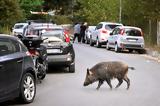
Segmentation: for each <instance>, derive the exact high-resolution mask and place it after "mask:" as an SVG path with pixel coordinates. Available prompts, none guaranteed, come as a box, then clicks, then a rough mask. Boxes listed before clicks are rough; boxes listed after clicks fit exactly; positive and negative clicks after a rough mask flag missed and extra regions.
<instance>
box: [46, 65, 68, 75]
mask: <svg viewBox="0 0 160 106" xmlns="http://www.w3.org/2000/svg"><path fill="white" fill-rule="evenodd" d="M60 73H69V71H68V68H66V67H62V66H49V67H48V71H47V74H60Z"/></svg>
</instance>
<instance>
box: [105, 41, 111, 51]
mask: <svg viewBox="0 0 160 106" xmlns="http://www.w3.org/2000/svg"><path fill="white" fill-rule="evenodd" d="M106 49H107V50H110V49H111V48H110V47H109V43H108V42H106Z"/></svg>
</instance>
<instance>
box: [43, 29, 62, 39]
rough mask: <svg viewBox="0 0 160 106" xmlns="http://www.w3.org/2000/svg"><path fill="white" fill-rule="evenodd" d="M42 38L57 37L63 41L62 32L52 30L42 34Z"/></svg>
mask: <svg viewBox="0 0 160 106" xmlns="http://www.w3.org/2000/svg"><path fill="white" fill-rule="evenodd" d="M42 37H57V38H60V39H62V40H63V39H64V36H63V30H62V29H61V30H60V29H57V30H55V29H54V30H50V31H46V32H45V33H43V34H42Z"/></svg>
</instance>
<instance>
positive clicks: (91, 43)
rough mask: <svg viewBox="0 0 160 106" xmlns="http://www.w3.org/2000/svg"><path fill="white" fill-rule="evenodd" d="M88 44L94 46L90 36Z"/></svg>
mask: <svg viewBox="0 0 160 106" xmlns="http://www.w3.org/2000/svg"><path fill="white" fill-rule="evenodd" d="M89 44H90V46H94V43H93V41H92V39H91V38H90V43H89Z"/></svg>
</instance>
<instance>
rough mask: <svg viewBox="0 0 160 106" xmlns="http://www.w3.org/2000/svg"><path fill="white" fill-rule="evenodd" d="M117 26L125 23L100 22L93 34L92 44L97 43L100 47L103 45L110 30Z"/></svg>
mask: <svg viewBox="0 0 160 106" xmlns="http://www.w3.org/2000/svg"><path fill="white" fill-rule="evenodd" d="M117 26H123V25H122V24H120V23H112V22H100V23H99V24H98V25H97V26H96V28H95V30H94V31H93V32H92V34H91V38H90V46H94V44H96V47H98V48H99V47H101V45H103V44H106V41H107V38H108V37H109V34H110V32H111V31H112V30H113V29H114V28H115V27H117Z"/></svg>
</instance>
